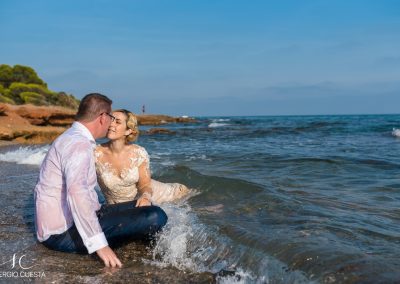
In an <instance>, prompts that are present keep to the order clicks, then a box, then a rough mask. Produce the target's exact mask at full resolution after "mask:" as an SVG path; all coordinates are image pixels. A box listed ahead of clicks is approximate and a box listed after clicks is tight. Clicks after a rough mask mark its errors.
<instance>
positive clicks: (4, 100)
mask: <svg viewBox="0 0 400 284" xmlns="http://www.w3.org/2000/svg"><path fill="white" fill-rule="evenodd" d="M0 103H7V104H13V105H15V102H14V101H13V100H12V99H10V98H8V97H6V96H3V95H0Z"/></svg>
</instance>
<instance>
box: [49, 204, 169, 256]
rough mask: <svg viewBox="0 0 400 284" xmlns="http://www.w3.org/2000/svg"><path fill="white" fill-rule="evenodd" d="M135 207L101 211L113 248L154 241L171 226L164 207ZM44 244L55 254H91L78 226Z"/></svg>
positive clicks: (112, 207)
mask: <svg viewBox="0 0 400 284" xmlns="http://www.w3.org/2000/svg"><path fill="white" fill-rule="evenodd" d="M135 205H136V201H130V202H124V203H118V204H111V205H103V206H102V207H101V209H100V210H99V211H97V216H98V218H99V222H100V226H101V228H102V229H103V233H104V234H105V236H106V239H107V241H108V245H109V246H110V247H111V248H116V247H118V246H121V245H122V244H125V243H127V242H130V241H135V240H142V241H148V240H151V238H152V237H154V235H155V233H157V232H158V231H159V230H161V228H162V227H164V226H165V224H166V223H167V220H168V217H167V215H166V214H165V212H164V211H163V210H162V209H161V208H160V207H158V206H153V205H152V206H142V207H135ZM43 244H44V245H45V246H46V247H48V248H49V249H52V250H57V251H63V252H72V253H85V254H87V253H88V251H87V249H86V247H85V245H84V244H83V241H82V238H81V236H80V235H79V232H78V230H77V229H76V226H75V225H73V226H72V227H71V228H69V229H68V230H67V231H66V232H64V233H62V234H58V235H52V236H50V237H49V238H48V239H47V240H45V241H44V242H43Z"/></svg>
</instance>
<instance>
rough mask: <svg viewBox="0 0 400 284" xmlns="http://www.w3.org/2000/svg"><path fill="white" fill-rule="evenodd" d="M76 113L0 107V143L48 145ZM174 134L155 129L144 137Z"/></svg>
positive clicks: (144, 121) (161, 119)
mask: <svg viewBox="0 0 400 284" xmlns="http://www.w3.org/2000/svg"><path fill="white" fill-rule="evenodd" d="M75 113H76V112H75V111H74V110H71V109H68V108H63V107H56V106H34V105H10V104H4V103H0V141H1V140H3V141H15V142H18V143H29V144H40V143H50V142H52V141H53V140H54V139H55V138H56V137H57V136H58V135H60V134H61V133H62V132H64V131H65V130H66V129H67V128H68V127H69V126H70V125H71V124H72V122H73V121H74V117H75ZM137 118H138V123H139V125H160V124H167V123H193V122H195V120H194V119H193V118H182V117H171V116H167V115H137ZM155 133H167V134H173V133H174V132H173V131H170V130H167V129H163V128H155V129H153V130H152V129H150V130H148V131H146V134H155Z"/></svg>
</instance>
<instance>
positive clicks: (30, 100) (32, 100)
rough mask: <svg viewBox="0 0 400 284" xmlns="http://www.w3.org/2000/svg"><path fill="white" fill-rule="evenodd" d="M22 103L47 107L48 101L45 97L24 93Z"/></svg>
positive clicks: (21, 95)
mask: <svg viewBox="0 0 400 284" xmlns="http://www.w3.org/2000/svg"><path fill="white" fill-rule="evenodd" d="M20 97H21V99H22V101H23V102H24V103H26V104H34V105H47V104H48V103H47V102H46V99H45V97H44V96H42V95H41V94H38V93H34V92H22V93H21V94H20Z"/></svg>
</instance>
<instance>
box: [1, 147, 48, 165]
mask: <svg viewBox="0 0 400 284" xmlns="http://www.w3.org/2000/svg"><path fill="white" fill-rule="evenodd" d="M49 147H50V146H49V145H45V146H41V147H30V146H28V147H25V146H22V147H19V148H18V149H15V150H10V151H8V152H5V153H2V154H0V161H2V162H12V163H17V164H22V165H36V166H40V165H41V164H42V162H43V159H44V157H45V156H46V154H47V151H48V150H49Z"/></svg>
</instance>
